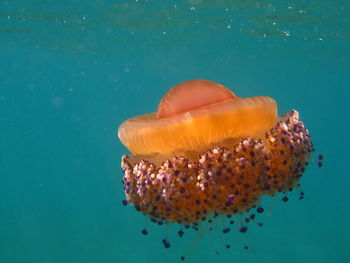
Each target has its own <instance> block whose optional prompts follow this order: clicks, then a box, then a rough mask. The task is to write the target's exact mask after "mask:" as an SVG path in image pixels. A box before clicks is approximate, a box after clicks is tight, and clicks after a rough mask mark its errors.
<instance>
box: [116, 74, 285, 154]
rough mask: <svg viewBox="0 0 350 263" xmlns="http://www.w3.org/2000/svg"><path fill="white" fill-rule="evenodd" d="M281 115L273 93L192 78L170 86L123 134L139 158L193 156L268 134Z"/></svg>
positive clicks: (124, 126)
mask: <svg viewBox="0 0 350 263" xmlns="http://www.w3.org/2000/svg"><path fill="white" fill-rule="evenodd" d="M277 120H278V116H277V106H276V102H275V101H274V100H273V99H272V98H270V97H267V96H258V97H252V98H239V97H237V96H236V95H235V94H234V93H233V92H231V91H230V90H229V89H228V88H226V87H224V86H222V85H220V84H217V83H215V82H212V81H208V80H189V81H185V82H183V83H180V84H178V85H176V86H174V87H173V88H172V89H170V90H169V91H168V93H167V94H166V95H165V96H164V97H163V98H162V99H161V101H160V104H159V106H158V111H157V112H156V113H149V114H145V115H141V116H138V117H134V118H131V119H129V120H126V121H125V122H124V123H122V125H121V126H120V127H119V130H118V135H119V138H120V140H121V141H122V143H123V144H124V145H125V146H126V147H127V148H128V149H129V150H130V151H131V153H132V154H133V155H134V157H136V158H137V156H141V157H147V159H148V160H154V159H159V158H162V157H166V158H169V157H171V156H174V155H182V156H186V157H188V158H191V159H193V158H197V157H198V154H199V153H201V152H203V151H206V150H207V149H209V148H211V147H213V146H214V145H221V146H227V147H228V146H230V145H233V143H234V142H235V141H237V140H238V139H240V138H243V137H246V136H250V137H254V138H262V139H263V138H265V133H266V131H267V130H268V129H270V128H271V127H272V126H273V125H274V124H276V122H277Z"/></svg>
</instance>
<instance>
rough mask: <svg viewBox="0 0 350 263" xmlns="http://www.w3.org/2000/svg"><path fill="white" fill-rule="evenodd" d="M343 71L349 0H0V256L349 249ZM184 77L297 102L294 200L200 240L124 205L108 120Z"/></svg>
mask: <svg viewBox="0 0 350 263" xmlns="http://www.w3.org/2000/svg"><path fill="white" fill-rule="evenodd" d="M349 76H350V1H348V0H343V1H341V0H332V1H329V0H324V1H316V0H311V1H306V0H296V1H285V0H283V1H277V0H271V1H266V0H261V1H251V0H236V1H233V0H232V1H229V0H227V1H224V0H220V1H214V0H212V1H210V0H187V1H185V0H179V1H170V0H163V1H161V0H158V1H157V0H148V1H146V0H136V1H135V0H134V1H131V0H123V1H107V0H105V1H103V0H94V1H83V0H74V1H73V0H71V1H67V0H46V1H34V0H32V1H24V0H17V1H16V0H12V1H10V0H2V1H1V2H0V262H4V263H22V262H23V263H27V262H29V263H31V262H33V263H65V262H67V263H71V262H72V263H73V262H74V263H79V262H84V263H87V262H94V263H95V262H101V263H112V262H113V263H117V262H118V263H119V262H128V263H131V262H132V263H134V262H152V263H154V262H169V263H170V262H180V256H182V255H184V256H185V257H186V259H187V261H188V262H217V263H222V262H245V263H249V262H264V263H265V262H266V263H275V262H276V263H280V262H283V263H294V262H307V263H310V262H317V263H329V262H341V263H343V262H350V256H349V248H350V238H349V236H350V227H349V222H350V198H349V187H350V172H349V157H350V150H349V147H350V139H349V138H350V137H349V130H348V129H349V127H350V126H349V120H350V111H349V98H350V92H349V89H350V78H349ZM189 79H209V80H212V81H215V82H219V83H221V84H223V85H225V86H226V87H229V88H230V89H232V90H233V92H234V93H236V94H237V95H238V96H240V97H250V96H257V95H268V96H270V97H272V98H274V99H275V100H276V101H277V103H278V107H279V113H280V114H282V113H285V112H288V111H289V110H291V109H296V110H298V111H299V113H300V115H301V118H302V120H303V122H304V123H305V125H306V126H307V128H308V129H309V131H310V133H311V135H312V140H313V143H314V146H315V148H316V153H315V154H314V156H313V159H316V160H317V155H318V154H320V153H321V154H323V155H324V165H323V167H322V168H318V167H317V163H316V162H314V161H312V160H311V161H310V163H309V166H308V168H307V170H306V172H305V174H304V176H303V178H302V180H301V187H302V191H303V192H304V193H305V198H304V200H299V199H298V195H297V193H292V194H290V195H289V199H290V200H289V201H288V202H287V203H284V202H282V201H281V198H282V196H276V197H274V198H264V199H263V201H262V205H263V206H264V207H265V213H264V214H263V215H260V216H259V222H262V223H264V226H263V227H262V228H260V227H258V226H256V225H254V224H253V225H251V226H250V228H249V231H248V233H246V234H240V233H238V231H236V230H237V229H236V230H234V231H231V233H230V235H229V236H224V235H223V234H222V233H221V232H220V230H217V231H213V232H210V233H209V231H203V233H201V234H203V238H202V240H199V239H200V238H199V237H198V234H196V233H194V231H192V232H189V233H188V234H187V233H186V234H185V236H184V237H183V238H181V239H180V238H178V237H177V235H176V231H177V230H178V228H179V227H178V226H176V225H170V226H164V225H163V226H157V225H156V224H153V223H152V222H150V221H149V219H147V218H146V217H144V216H143V215H141V214H140V213H138V212H137V211H135V209H133V208H132V207H131V206H126V207H124V206H123V205H122V203H121V200H122V199H123V198H124V193H123V186H122V184H121V178H122V173H121V169H120V158H121V156H122V154H124V153H127V152H128V151H127V149H126V148H125V147H124V146H123V145H122V144H121V143H120V142H119V140H118V137H117V128H118V126H119V125H120V123H121V122H122V121H124V120H126V119H127V118H130V117H133V116H136V115H140V114H144V113H148V112H154V111H156V109H157V105H158V102H159V100H160V99H161V97H162V96H163V95H164V93H165V92H166V91H167V90H168V89H169V88H170V87H172V86H174V85H176V84H178V83H180V82H182V81H185V80H189ZM238 220H239V218H238ZM215 224H216V225H218V226H219V227H218V228H219V229H220V224H222V222H220V220H219V222H216V223H215ZM143 228H147V230H148V232H149V234H148V235H147V236H143V235H142V234H141V233H140V231H141V230H142V229H143ZM169 228H170V229H169ZM164 237H167V238H168V239H169V240H170V243H171V248H169V249H165V248H164V247H163V245H162V242H161V240H162V238H164ZM227 243H230V244H231V248H230V249H226V248H225V246H226V244H227ZM245 245H247V246H249V249H248V250H245V249H244V246H245ZM217 254H218V255H217Z"/></svg>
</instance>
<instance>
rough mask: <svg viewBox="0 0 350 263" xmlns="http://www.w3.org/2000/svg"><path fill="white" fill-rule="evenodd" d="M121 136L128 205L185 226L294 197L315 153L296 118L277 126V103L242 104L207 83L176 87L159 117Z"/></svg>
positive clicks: (136, 123)
mask: <svg viewBox="0 0 350 263" xmlns="http://www.w3.org/2000/svg"><path fill="white" fill-rule="evenodd" d="M118 135H119V138H120V140H121V141H122V142H123V144H124V145H125V146H126V147H127V148H128V149H129V150H130V151H131V153H132V155H131V156H128V155H124V156H123V157H122V169H123V171H124V177H123V184H124V190H125V194H126V199H127V200H128V201H129V203H131V204H132V205H134V206H135V208H136V209H137V210H138V211H141V212H143V213H145V214H146V215H148V216H149V217H151V218H152V219H154V220H162V221H168V222H177V223H180V224H188V223H196V222H199V221H201V220H203V219H205V218H206V217H208V216H209V215H211V214H212V213H213V212H215V213H219V214H237V213H243V212H246V211H248V210H249V209H250V208H252V207H253V206H254V205H255V204H256V203H257V202H258V201H259V200H260V198H261V196H263V195H274V194H276V193H277V192H287V191H291V190H292V189H293V188H294V186H295V185H296V184H297V182H298V180H299V179H300V177H301V175H302V173H303V172H304V170H305V167H306V165H307V161H308V159H309V155H310V153H311V152H312V150H313V149H312V144H311V141H310V136H309V134H308V131H307V130H306V129H305V127H304V125H303V123H302V122H301V121H300V119H299V114H298V112H297V111H295V110H292V111H291V112H289V113H288V114H286V115H284V116H282V117H281V118H280V119H279V120H278V115H277V106H276V103H275V101H274V100H273V99H271V98H269V97H265V96H260V97H253V98H238V97H237V96H236V95H235V94H233V93H232V92H231V91H230V90H229V89H227V88H225V87H223V86H222V85H220V84H216V83H214V82H211V81H207V80H191V81H187V82H184V83H181V84H179V85H177V86H175V87H173V88H172V89H171V90H170V91H169V92H168V93H167V94H166V95H165V96H164V97H163V99H162V100H161V102H160V104H159V107H158V112H157V113H151V114H146V115H141V116H139V117H135V118H132V119H129V120H127V121H125V122H124V123H123V124H122V125H121V126H120V127H119V130H118Z"/></svg>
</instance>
